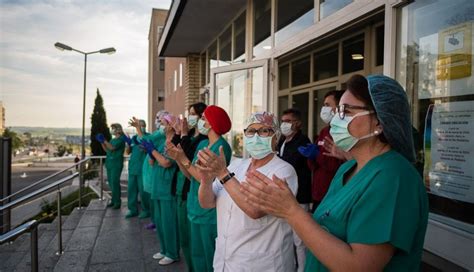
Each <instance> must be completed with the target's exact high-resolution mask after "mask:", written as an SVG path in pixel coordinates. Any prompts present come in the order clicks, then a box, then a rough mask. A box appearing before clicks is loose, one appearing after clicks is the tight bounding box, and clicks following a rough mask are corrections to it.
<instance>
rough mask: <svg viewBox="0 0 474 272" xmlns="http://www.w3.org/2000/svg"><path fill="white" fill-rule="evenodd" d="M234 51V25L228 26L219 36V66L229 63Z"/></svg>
mask: <svg viewBox="0 0 474 272" xmlns="http://www.w3.org/2000/svg"><path fill="white" fill-rule="evenodd" d="M231 53H232V27H231V26H230V27H228V28H227V29H226V30H225V31H224V33H222V35H221V36H220V37H219V66H224V65H229V64H230V61H231Z"/></svg>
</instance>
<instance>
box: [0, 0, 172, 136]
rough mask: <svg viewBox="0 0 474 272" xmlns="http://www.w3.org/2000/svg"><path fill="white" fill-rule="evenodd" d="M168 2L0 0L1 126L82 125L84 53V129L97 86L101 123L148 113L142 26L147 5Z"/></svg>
mask: <svg viewBox="0 0 474 272" xmlns="http://www.w3.org/2000/svg"><path fill="white" fill-rule="evenodd" d="M170 5H171V0H136V1H132V0H116V1H113V0H100V1H96V0H80V1H79V0H77V1H72V0H71V1H67V0H64V1H56V0H39V1H22V0H17V1H4V0H0V101H3V105H4V107H5V110H6V114H5V115H6V116H5V118H6V122H5V123H6V127H12V126H35V127H38V126H39V127H71V128H72V127H82V100H83V98H82V95H83V80H84V55H82V54H79V53H77V52H73V51H60V50H58V49H56V48H55V47H54V44H55V43H56V42H61V43H63V44H66V45H69V46H71V47H73V48H75V49H78V50H80V51H83V52H92V51H97V50H100V49H103V48H108V47H114V48H115V49H116V50H117V52H116V53H115V54H112V55H108V54H92V55H89V56H88V59H87V84H86V127H90V116H91V114H92V109H93V106H94V99H95V97H96V90H97V88H98V89H99V90H100V93H101V95H102V97H103V99H104V107H105V110H106V113H107V122H108V124H109V125H110V124H111V123H116V122H118V123H121V124H122V125H125V124H126V123H127V121H128V120H129V119H130V117H131V116H136V117H139V118H143V119H146V113H147V93H148V32H149V26H150V19H151V12H152V8H161V9H169V7H170Z"/></svg>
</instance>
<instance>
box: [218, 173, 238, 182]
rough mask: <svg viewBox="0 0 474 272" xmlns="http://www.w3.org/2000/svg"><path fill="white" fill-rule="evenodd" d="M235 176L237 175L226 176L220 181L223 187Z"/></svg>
mask: <svg viewBox="0 0 474 272" xmlns="http://www.w3.org/2000/svg"><path fill="white" fill-rule="evenodd" d="M233 176H235V174H234V173H233V172H231V173H229V174H227V175H225V177H223V178H222V179H219V181H220V183H221V184H222V185H224V184H225V183H226V182H228V181H229V180H230V179H231V178H232V177H233Z"/></svg>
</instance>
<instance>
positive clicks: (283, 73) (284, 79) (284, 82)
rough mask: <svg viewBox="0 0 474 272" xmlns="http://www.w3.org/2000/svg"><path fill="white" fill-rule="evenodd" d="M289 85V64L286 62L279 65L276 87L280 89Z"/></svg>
mask: <svg viewBox="0 0 474 272" xmlns="http://www.w3.org/2000/svg"><path fill="white" fill-rule="evenodd" d="M289 87H290V65H289V64H286V65H283V66H280V68H279V71H278V88H279V89H280V90H284V89H288V88H289Z"/></svg>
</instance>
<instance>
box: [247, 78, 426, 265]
mask: <svg viewBox="0 0 474 272" xmlns="http://www.w3.org/2000/svg"><path fill="white" fill-rule="evenodd" d="M337 109H338V110H337V114H336V116H334V118H332V120H331V129H330V134H331V136H332V137H333V139H334V142H335V144H336V145H337V146H338V147H339V148H341V149H343V150H344V151H348V152H349V153H351V155H352V156H353V157H354V159H353V160H350V161H347V162H346V163H344V164H343V165H341V167H340V168H339V170H338V171H337V173H336V175H335V177H334V179H333V181H332V182H331V185H330V187H329V191H328V193H327V195H326V197H325V198H324V199H323V201H322V202H321V204H320V205H319V207H318V208H317V210H316V211H315V212H314V214H313V217H311V216H310V215H308V213H306V212H305V211H304V210H303V209H302V208H300V207H299V205H298V203H297V201H296V200H295V198H294V197H293V195H292V193H291V190H290V189H289V188H288V185H287V184H286V183H285V181H283V180H279V179H274V183H271V182H272V181H271V180H270V179H268V178H267V177H264V176H262V175H259V176H254V177H251V178H249V179H247V181H248V184H247V185H244V186H243V187H244V189H245V191H246V192H247V193H248V194H249V196H248V202H249V203H250V204H251V205H253V206H255V207H259V208H261V209H263V210H265V211H266V212H267V213H271V214H274V215H276V216H278V217H282V218H284V219H285V220H287V222H288V223H289V224H290V225H291V226H292V228H293V229H294V230H295V231H296V232H297V233H298V235H299V236H300V237H301V238H302V239H303V241H304V243H305V244H306V246H307V248H308V249H309V252H308V256H307V258H306V264H305V271H308V272H309V271H311V272H314V271H329V270H333V271H382V270H384V271H419V270H420V263H421V256H422V252H423V242H424V238H425V233H426V226H427V222H428V199H427V194H426V190H425V187H424V185H423V182H422V180H421V177H420V175H419V174H418V172H417V170H416V169H415V167H414V166H413V162H414V159H415V156H414V155H415V152H414V148H413V137H412V127H411V119H410V107H409V104H408V99H407V96H406V93H405V91H404V90H403V88H402V87H401V86H400V84H398V82H396V81H395V80H393V79H391V78H389V77H387V76H383V75H372V76H368V77H367V78H365V77H363V76H361V75H354V76H352V77H351V78H350V79H349V81H348V82H347V90H346V91H345V92H344V94H343V95H342V97H341V100H340V101H339V105H338V107H337ZM275 180H276V182H275ZM275 183H276V184H277V185H278V186H275Z"/></svg>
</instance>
